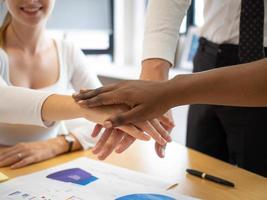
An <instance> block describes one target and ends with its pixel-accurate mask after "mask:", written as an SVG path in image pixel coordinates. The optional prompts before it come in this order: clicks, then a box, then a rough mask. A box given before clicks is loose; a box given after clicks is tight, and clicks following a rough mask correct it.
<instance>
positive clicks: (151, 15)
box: [143, 0, 267, 64]
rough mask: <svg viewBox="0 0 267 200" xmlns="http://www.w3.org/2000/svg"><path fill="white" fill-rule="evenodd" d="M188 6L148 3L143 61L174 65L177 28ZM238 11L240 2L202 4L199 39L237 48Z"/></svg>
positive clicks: (181, 0)
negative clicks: (227, 44)
mask: <svg viewBox="0 0 267 200" xmlns="http://www.w3.org/2000/svg"><path fill="white" fill-rule="evenodd" d="M196 1H199V0H196ZM266 4H267V1H266V0H265V19H264V46H267V5H266ZM189 5H190V0H150V1H149V5H148V10H147V16H146V25H145V35H144V49H143V60H145V59H149V58H162V59H164V60H167V61H169V62H170V63H172V64H173V63H174V57H175V51H176V48H177V42H178V38H179V29H180V25H181V23H182V20H183V18H184V16H185V14H186V12H187V9H188V7H189ZM240 11H241V0H204V25H203V27H202V28H201V31H200V35H201V36H203V37H205V38H207V39H208V40H210V41H212V42H215V43H218V44H222V43H231V44H238V42H239V22H240Z"/></svg>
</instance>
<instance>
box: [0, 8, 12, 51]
mask: <svg viewBox="0 0 267 200" xmlns="http://www.w3.org/2000/svg"><path fill="white" fill-rule="evenodd" d="M10 23H11V15H10V13H9V12H8V13H7V14H6V16H5V19H4V21H3V23H2V26H1V27H0V48H1V47H3V46H4V41H5V32H6V29H7V27H8V26H9V24H10Z"/></svg>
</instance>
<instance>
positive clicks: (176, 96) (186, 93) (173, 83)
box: [166, 74, 193, 108]
mask: <svg viewBox="0 0 267 200" xmlns="http://www.w3.org/2000/svg"><path fill="white" fill-rule="evenodd" d="M188 76H190V75H187V74H181V75H177V76H175V77H174V78H173V79H171V80H169V81H167V82H166V84H167V87H166V91H167V96H168V99H169V103H168V104H169V105H170V107H171V108H172V107H176V106H181V105H186V104H189V103H191V102H190V98H191V95H193V94H192V90H190V84H189V82H188V80H190V78H189V79H188Z"/></svg>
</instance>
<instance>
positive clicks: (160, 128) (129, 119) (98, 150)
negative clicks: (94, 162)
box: [73, 81, 174, 159]
mask: <svg viewBox="0 0 267 200" xmlns="http://www.w3.org/2000/svg"><path fill="white" fill-rule="evenodd" d="M166 91H167V90H165V84H164V83H161V82H148V81H126V82H122V83H119V84H117V85H111V86H107V87H102V88H99V89H96V90H81V91H80V93H79V94H76V95H74V96H73V97H74V99H75V100H76V101H77V102H78V103H79V104H80V105H81V106H83V107H89V108H93V107H98V106H106V105H114V104H117V105H127V106H128V107H129V108H131V109H127V110H122V111H121V112H117V113H115V115H114V113H112V114H113V116H111V117H107V118H108V122H107V123H104V126H105V128H107V130H105V131H104V134H103V135H102V137H101V138H100V140H99V141H98V143H97V144H96V146H95V148H94V149H93V153H95V154H98V158H99V159H105V158H106V157H107V156H108V155H109V154H110V153H111V152H112V151H113V150H115V151H116V152H117V153H121V152H123V151H124V150H126V149H127V148H128V147H129V146H130V145H131V144H132V143H133V142H134V141H135V140H136V139H140V138H138V134H132V133H130V135H129V132H128V131H127V133H128V134H127V133H125V132H123V131H121V130H116V129H112V128H114V127H115V126H121V125H134V126H135V127H138V129H139V130H142V131H144V132H146V133H147V134H149V135H150V136H151V137H152V138H153V139H155V141H156V144H155V149H156V152H157V154H158V156H159V157H164V149H165V147H166V142H170V141H171V138H170V136H169V132H170V131H171V130H172V128H173V126H174V125H173V121H172V118H171V117H170V116H171V115H169V114H168V116H166V115H162V116H161V117H159V118H158V119H153V118H154V117H155V116H160V115H161V114H164V112H165V111H167V110H168V108H169V107H168V104H164V102H162V101H161V99H162V97H163V96H162V95H163V94H166V95H167V93H166ZM162 92H163V94H162ZM165 97H167V96H165ZM155 104H156V105H157V107H158V109H151V108H152V107H151V106H152V105H153V107H154V106H155ZM107 118H106V119H107ZM147 119H149V120H147ZM104 120H105V119H104ZM110 122H111V123H110ZM101 129H102V126H101V125H97V126H96V127H95V130H94V132H93V134H92V136H93V137H95V136H97V135H98V134H99V132H100V131H101ZM139 137H140V134H139ZM164 140H165V141H166V142H162V141H164Z"/></svg>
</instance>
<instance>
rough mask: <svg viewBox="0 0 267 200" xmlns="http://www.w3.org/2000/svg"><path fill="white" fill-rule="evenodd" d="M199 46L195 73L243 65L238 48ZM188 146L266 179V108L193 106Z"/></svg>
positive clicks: (189, 120)
mask: <svg viewBox="0 0 267 200" xmlns="http://www.w3.org/2000/svg"><path fill="white" fill-rule="evenodd" d="M199 42H200V45H199V48H198V51H197V53H196V55H195V58H194V72H199V71H205V70H208V69H212V68H217V67H223V66H230V65H236V64H239V63H240V61H239V58H238V46H236V45H231V44H223V45H217V44H214V43H211V42H209V41H207V40H205V39H204V38H201V39H200V41H199ZM266 53H267V50H266V48H265V55H267V54H266ZM233 84H234V82H233ZM186 145H187V146H188V147H190V148H193V149H196V150H198V151H201V152H203V153H206V154H208V155H211V156H213V157H216V158H218V159H221V160H224V161H226V162H230V163H232V164H234V165H238V166H239V167H242V168H245V169H247V170H250V171H252V172H255V173H258V174H260V175H262V176H265V177H267V108H250V107H249V108H248V107H247V108H245V107H231V106H213V105H192V106H190V108H189V114H188V124H187V139H186Z"/></svg>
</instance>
